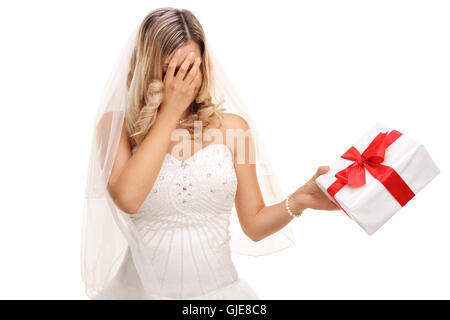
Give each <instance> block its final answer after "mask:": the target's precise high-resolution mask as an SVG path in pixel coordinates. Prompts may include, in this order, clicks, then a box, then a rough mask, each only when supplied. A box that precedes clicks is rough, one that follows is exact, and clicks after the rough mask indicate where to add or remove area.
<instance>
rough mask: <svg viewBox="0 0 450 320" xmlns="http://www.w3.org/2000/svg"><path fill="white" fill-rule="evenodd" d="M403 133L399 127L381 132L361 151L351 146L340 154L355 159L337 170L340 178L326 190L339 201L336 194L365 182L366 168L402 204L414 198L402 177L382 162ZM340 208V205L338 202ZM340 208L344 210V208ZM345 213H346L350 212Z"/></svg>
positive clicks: (337, 175)
mask: <svg viewBox="0 0 450 320" xmlns="http://www.w3.org/2000/svg"><path fill="white" fill-rule="evenodd" d="M401 135H402V134H401V133H400V132H398V131H396V130H392V131H391V132H390V133H389V134H388V133H387V132H386V133H381V132H380V133H379V134H378V135H377V136H376V137H375V139H373V141H372V142H371V143H370V144H369V146H368V147H367V148H366V150H364V152H363V153H362V154H361V153H359V151H358V150H357V149H356V148H355V147H353V146H352V147H351V148H350V149H348V150H347V152H345V153H344V154H343V155H342V156H341V158H344V159H347V160H352V161H354V162H353V163H352V164H351V165H349V166H348V167H347V168H345V169H344V170H341V171H339V172H338V173H336V175H335V177H336V178H337V180H336V181H335V182H334V183H333V184H332V185H331V186H329V187H328V189H327V192H328V193H329V194H330V196H331V197H332V198H333V199H334V201H335V202H336V203H338V202H337V201H336V199H335V198H334V196H335V195H336V193H337V192H338V191H339V190H341V189H342V188H343V187H344V186H345V185H349V186H350V187H355V188H356V187H361V186H363V185H365V183H366V169H367V171H369V173H370V174H371V175H372V176H373V177H374V178H376V179H377V180H378V181H380V182H381V183H382V184H383V185H384V187H385V188H386V189H387V190H388V191H389V192H390V193H391V195H392V196H393V197H394V198H395V200H397V202H398V203H399V204H400V205H401V206H402V207H403V206H404V205H405V204H406V203H408V201H409V200H411V199H412V198H413V197H414V192H413V191H412V190H411V189H410V188H409V186H408V185H407V184H406V182H405V181H404V180H403V179H402V177H400V175H399V174H398V173H397V172H396V171H395V170H394V169H392V168H391V167H388V166H385V165H383V164H382V162H383V161H384V156H385V152H386V149H387V148H388V147H389V146H390V145H391V144H392V143H393V142H394V141H395V140H397V139H398V138H399V137H400V136H401ZM338 205H339V204H338ZM339 207H341V206H340V205H339ZM341 209H342V210H343V211H344V212H345V210H344V209H343V208H342V207H341ZM345 213H346V214H347V212H345ZM347 215H348V214H347Z"/></svg>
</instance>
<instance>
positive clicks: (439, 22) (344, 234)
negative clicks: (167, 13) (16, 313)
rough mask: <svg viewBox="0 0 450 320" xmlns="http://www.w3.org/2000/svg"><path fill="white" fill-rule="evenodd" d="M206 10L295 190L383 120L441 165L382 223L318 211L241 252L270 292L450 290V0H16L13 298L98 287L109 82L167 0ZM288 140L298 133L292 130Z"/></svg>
mask: <svg viewBox="0 0 450 320" xmlns="http://www.w3.org/2000/svg"><path fill="white" fill-rule="evenodd" d="M162 6H173V7H181V8H186V9H189V10H191V11H192V12H194V14H196V16H197V17H198V19H199V20H200V22H201V24H202V25H203V28H204V29H205V32H206V35H207V37H208V38H209V39H210V41H211V42H212V44H213V46H214V48H215V51H216V52H217V54H218V55H219V57H220V58H221V60H222V63H223V65H224V67H225V70H226V72H227V73H228V75H229V77H230V78H231V79H232V81H233V82H234V84H235V86H236V88H237V89H238V91H239V92H240V94H241V96H242V98H243V100H244V101H245V103H246V105H247V107H248V108H250V109H251V110H252V114H253V115H254V117H255V120H256V121H257V123H259V128H260V130H261V131H263V132H262V136H263V138H264V139H265V144H266V146H267V148H268V151H269V152H270V154H269V155H270V158H271V159H272V161H273V166H274V167H275V170H276V172H277V174H278V175H279V179H280V182H281V184H282V186H283V191H284V193H286V195H287V194H288V193H290V192H292V191H293V190H295V189H296V188H297V187H299V186H301V185H302V184H303V183H304V182H306V181H307V180H308V179H309V178H310V177H311V176H312V175H313V173H314V171H315V170H316V168H317V167H318V166H319V165H323V164H331V163H332V162H333V161H334V160H335V159H336V157H338V156H340V155H341V154H342V153H343V152H344V151H346V150H347V149H348V147H349V146H350V145H351V144H352V143H353V142H356V140H357V139H359V137H360V136H361V134H363V133H365V132H366V131H367V130H368V129H369V128H370V127H371V126H372V125H373V124H375V122H377V121H379V122H382V123H384V124H386V125H388V126H390V127H393V128H396V129H397V130H399V131H401V132H403V133H405V134H407V135H409V136H410V137H412V138H414V139H415V140H417V141H420V142H421V143H423V144H424V145H425V146H426V148H427V150H428V151H429V153H430V154H431V156H432V157H433V159H434V160H435V162H436V163H437V165H438V166H439V167H440V169H441V174H440V175H439V176H438V177H437V178H436V179H435V180H433V181H432V182H431V183H430V184H429V185H428V186H426V187H425V188H424V189H423V190H422V191H421V193H419V194H418V195H417V196H416V197H415V198H414V199H413V200H411V202H410V203H408V205H407V206H405V207H404V208H403V209H402V210H401V211H399V212H398V213H397V214H396V215H395V216H394V217H393V218H392V219H391V220H390V221H388V223H386V224H385V225H384V226H383V227H382V228H381V229H380V230H379V231H377V233H375V234H374V235H373V236H368V235H367V234H366V233H365V232H364V231H363V230H362V229H361V228H360V227H359V226H358V225H357V224H356V223H354V222H353V221H351V220H350V219H348V218H347V216H346V215H345V214H344V213H343V212H337V211H335V212H319V211H307V212H305V214H304V215H303V216H302V217H301V218H299V219H297V220H294V221H293V222H292V225H293V228H294V231H295V236H296V241H297V245H296V246H295V247H293V248H290V249H287V250H284V251H282V252H279V253H276V254H273V255H271V256H267V257H258V258H254V257H245V256H239V255H234V256H233V259H234V262H235V264H236V267H237V270H238V272H239V273H240V276H241V277H242V278H243V279H245V280H246V281H247V282H248V283H249V284H250V285H251V286H252V287H253V288H254V290H255V291H256V292H257V294H258V295H259V296H260V297H261V298H267V299H316V298H322V299H333V298H338V299H347V298H357V299H366V298H375V299H379V298H386V299H391V298H401V299H403V298H406V299H408V298H425V299H428V298H450V292H449V290H450V276H449V271H450V256H449V244H450V232H449V227H450V212H449V211H450V210H449V205H448V201H447V199H448V198H449V192H450V191H449V190H450V187H449V184H450V176H449V174H448V172H449V169H450V151H449V147H450V144H449V138H450V134H449V130H450V129H449V112H448V111H449V107H450V94H449V93H450V90H449V89H450V58H449V57H450V41H449V40H450V19H449V16H450V6H449V2H446V1H429V0H428V1H392V0H391V1H281V0H278V1H270V2H263V1H254V2H253V1H221V2H218V1H193V0H189V1H42V0H41V1H2V2H1V4H0V39H1V41H2V46H1V51H0V52H1V53H0V54H1V59H0V85H1V111H2V116H1V120H2V121H1V123H2V125H1V126H0V134H1V139H2V140H1V147H2V148H1V150H2V154H1V157H0V165H1V168H2V173H1V176H0V186H1V190H0V191H1V218H2V219H1V223H0V252H1V261H0V298H3V299H86V296H85V294H84V286H83V283H82V281H81V276H80V236H81V218H82V206H83V196H84V188H85V183H86V174H87V164H88V156H89V155H88V151H89V150H90V149H89V148H90V146H89V144H90V137H91V133H92V125H93V120H94V115H95V112H96V109H97V105H98V102H99V100H100V96H101V93H102V89H103V86H104V84H105V81H106V79H107V77H108V76H109V72H110V70H111V67H112V65H113V62H114V61H115V59H116V57H117V54H118V52H119V49H120V48H121V47H122V45H123V43H124V41H125V39H126V38H127V37H128V35H129V34H130V32H131V30H132V29H133V28H134V27H135V26H136V25H137V24H138V23H140V21H142V19H143V18H144V17H145V15H146V14H147V13H148V12H149V11H151V10H152V9H154V8H157V7H162ZM280 140H281V141H282V142H283V143H280Z"/></svg>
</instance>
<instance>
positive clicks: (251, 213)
mask: <svg viewBox="0 0 450 320" xmlns="http://www.w3.org/2000/svg"><path fill="white" fill-rule="evenodd" d="M227 122H228V123H227V127H228V128H232V129H241V130H243V131H247V130H248V129H249V127H248V124H247V122H246V121H245V120H244V119H243V118H241V117H239V116H236V115H233V116H231V117H230V116H229V117H227ZM253 147H254V145H253V142H252V139H249V138H248V137H247V138H246V142H245V154H246V161H245V162H244V163H242V162H243V161H237V160H238V159H237V156H238V151H237V150H236V149H235V151H234V155H235V159H234V162H235V169H236V175H237V179H238V186H237V190H236V198H235V205H236V212H237V214H238V218H239V222H240V225H241V227H242V230H243V231H244V233H245V234H246V235H247V236H248V237H249V238H251V239H252V240H254V241H259V240H262V239H264V238H266V237H268V236H269V235H271V234H273V233H275V232H277V231H279V230H280V229H282V228H283V227H284V226H285V225H287V224H288V223H289V222H290V221H291V220H292V219H294V217H292V216H291V215H289V213H288V212H287V210H286V207H285V202H284V201H282V202H279V203H277V204H274V205H271V206H266V205H265V202H264V199H263V196H262V193H261V189H260V187H259V184H258V179H257V175H256V166H255V164H254V163H253V164H252V163H251V162H250V161H248V159H249V158H250V157H249V154H250V151H249V150H250V149H251V148H253ZM328 170H329V167H328V166H321V167H319V168H318V170H317V172H316V173H315V174H314V176H313V177H312V178H311V179H310V180H309V181H307V182H306V183H305V184H304V185H303V186H301V187H300V188H298V189H297V190H296V191H295V192H294V193H293V194H292V196H291V197H290V199H289V207H290V209H291V211H292V212H294V213H297V212H301V211H303V210H305V209H307V208H311V209H318V210H338V209H339V208H338V207H337V206H336V205H335V204H334V203H333V202H332V201H330V200H329V199H328V198H327V197H326V196H325V195H324V194H323V192H322V191H321V190H320V189H319V187H318V186H317V185H316V183H315V181H314V180H315V179H316V178H317V177H318V176H319V175H321V174H324V173H326V172H327V171H328Z"/></svg>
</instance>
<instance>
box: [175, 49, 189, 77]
mask: <svg viewBox="0 0 450 320" xmlns="http://www.w3.org/2000/svg"><path fill="white" fill-rule="evenodd" d="M193 60H194V53H193V52H191V53H189V54H188V55H187V57H186V58H185V59H184V61H183V63H182V64H181V66H180V69H179V70H178V72H177V75H176V76H175V78H176V79H177V80H179V81H183V80H184V77H185V76H186V73H187V71H188V68H189V66H190V65H191V63H192V62H193Z"/></svg>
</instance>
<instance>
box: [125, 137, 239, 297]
mask: <svg viewBox="0 0 450 320" xmlns="http://www.w3.org/2000/svg"><path fill="white" fill-rule="evenodd" d="M133 151H134V150H133ZM236 188H237V178H236V172H235V168H234V163H233V156H232V152H231V150H230V149H229V148H228V146H226V145H224V144H210V145H208V146H206V147H204V148H203V149H201V150H199V151H197V152H195V153H194V154H193V155H192V156H191V157H189V158H187V159H186V160H184V161H182V160H180V159H178V158H176V157H174V156H173V155H171V154H169V153H168V154H166V155H165V159H164V162H163V164H162V167H161V169H160V172H159V174H158V177H157V179H156V181H155V183H154V185H153V188H152V190H151V191H150V192H149V194H148V196H147V198H146V199H145V201H144V202H143V204H142V205H141V207H140V209H139V210H138V212H137V213H135V214H133V215H130V217H131V220H132V222H133V223H134V225H135V226H136V229H137V230H138V233H139V236H140V238H141V239H142V240H143V243H144V244H145V247H146V249H148V250H149V251H151V252H152V256H153V265H154V267H155V270H156V273H157V276H158V278H159V279H160V280H161V282H162V284H163V290H164V294H165V295H167V296H169V297H174V298H183V297H187V296H198V295H203V294H206V293H208V292H210V291H213V290H215V289H218V288H220V287H223V286H226V285H229V284H231V283H233V282H235V281H236V280H237V278H238V274H237V272H236V270H235V268H234V265H233V262H232V260H231V253H230V247H229V239H230V233H229V230H228V227H229V218H230V214H231V210H232V208H233V205H234V198H235V194H236Z"/></svg>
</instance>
